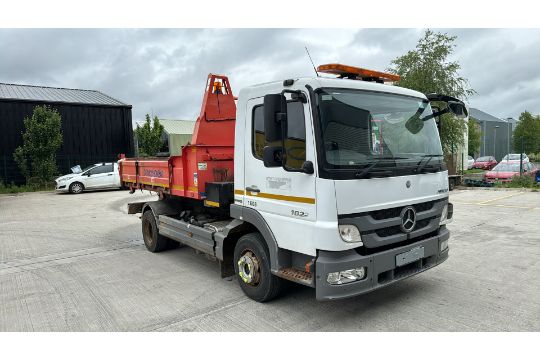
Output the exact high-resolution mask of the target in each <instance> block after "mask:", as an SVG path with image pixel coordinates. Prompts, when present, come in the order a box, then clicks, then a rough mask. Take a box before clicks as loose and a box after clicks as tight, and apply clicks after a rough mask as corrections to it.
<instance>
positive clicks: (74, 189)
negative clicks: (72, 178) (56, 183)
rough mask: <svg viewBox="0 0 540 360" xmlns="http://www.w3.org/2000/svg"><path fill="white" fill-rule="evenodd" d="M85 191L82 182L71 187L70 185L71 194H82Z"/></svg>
mask: <svg viewBox="0 0 540 360" xmlns="http://www.w3.org/2000/svg"><path fill="white" fill-rule="evenodd" d="M83 190H84V185H83V184H81V183H80V182H74V183H72V184H71V185H69V192H70V193H72V194H80V193H82V192H83Z"/></svg>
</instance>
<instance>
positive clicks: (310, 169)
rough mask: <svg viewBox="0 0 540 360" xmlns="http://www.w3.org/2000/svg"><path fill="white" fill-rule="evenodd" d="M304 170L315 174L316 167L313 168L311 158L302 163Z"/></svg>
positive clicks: (306, 172)
mask: <svg viewBox="0 0 540 360" xmlns="http://www.w3.org/2000/svg"><path fill="white" fill-rule="evenodd" d="M302 171H303V172H304V173H305V174H310V175H311V174H313V173H314V172H315V169H314V168H313V163H312V162H311V161H309V160H307V161H304V164H302Z"/></svg>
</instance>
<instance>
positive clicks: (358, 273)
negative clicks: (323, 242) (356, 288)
mask: <svg viewBox="0 0 540 360" xmlns="http://www.w3.org/2000/svg"><path fill="white" fill-rule="evenodd" d="M366 273H367V271H366V268H365V267H360V268H356V269H349V270H344V271H338V272H332V273H328V275H327V276H326V281H327V282H328V283H329V284H330V285H341V284H348V283H351V282H354V281H358V280H362V279H364V278H365V277H366Z"/></svg>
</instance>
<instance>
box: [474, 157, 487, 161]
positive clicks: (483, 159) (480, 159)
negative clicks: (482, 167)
mask: <svg viewBox="0 0 540 360" xmlns="http://www.w3.org/2000/svg"><path fill="white" fill-rule="evenodd" d="M489 160H490V157H489V156H482V157H479V158H478V159H476V161H489Z"/></svg>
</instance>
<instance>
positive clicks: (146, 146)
mask: <svg viewBox="0 0 540 360" xmlns="http://www.w3.org/2000/svg"><path fill="white" fill-rule="evenodd" d="M162 132H163V125H161V124H160V123H159V119H158V117H157V116H154V121H153V124H152V121H151V120H150V115H148V114H146V122H145V123H144V125H143V126H139V125H137V129H135V135H136V136H137V140H138V143H139V153H140V154H141V155H142V156H155V155H156V154H157V153H158V152H159V149H161V147H162V146H163V140H161V133H162Z"/></svg>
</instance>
